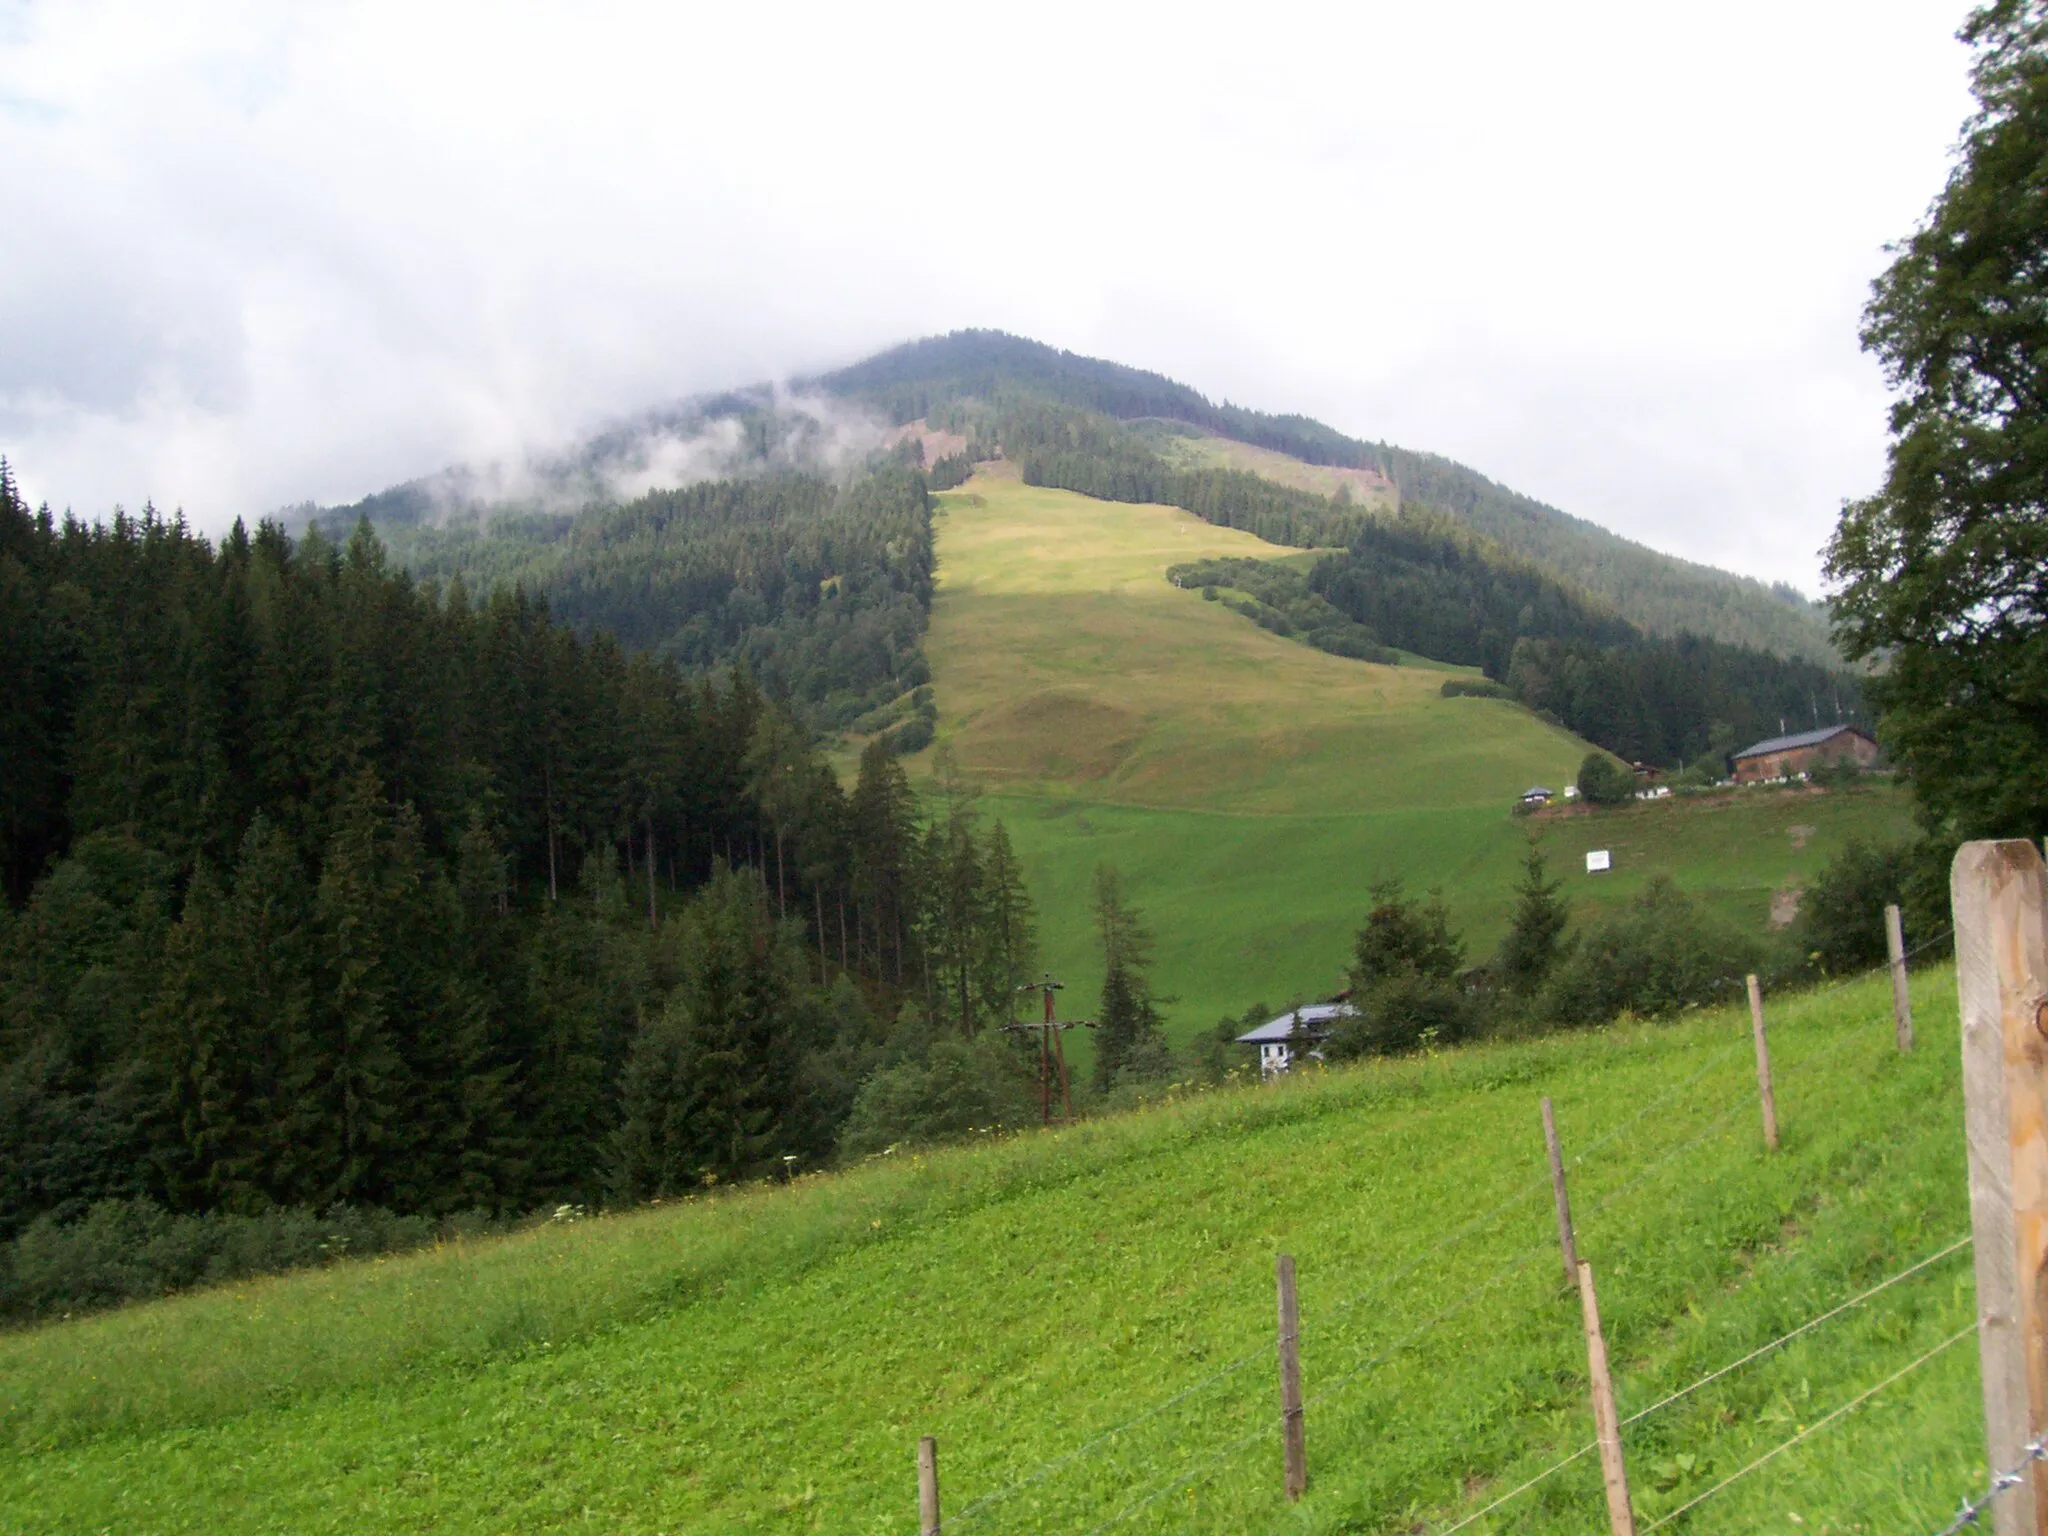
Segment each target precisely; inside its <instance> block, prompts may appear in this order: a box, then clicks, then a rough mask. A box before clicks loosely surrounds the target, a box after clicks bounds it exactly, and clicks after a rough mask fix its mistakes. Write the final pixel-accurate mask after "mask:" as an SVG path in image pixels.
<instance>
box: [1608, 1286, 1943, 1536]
mask: <svg viewBox="0 0 2048 1536" xmlns="http://www.w3.org/2000/svg"><path fill="white" fill-rule="evenodd" d="M1976 1331H1977V1325H1976V1324H1975V1323H1971V1324H1970V1325H1969V1326H1968V1327H1967V1328H1963V1329H1960V1330H1959V1331H1957V1332H1955V1333H1952V1334H1950V1335H1949V1336H1948V1337H1947V1338H1945V1339H1943V1340H1942V1341H1941V1342H1940V1343H1939V1344H1937V1345H1935V1346H1934V1348H1932V1349H1930V1350H1928V1351H1927V1353H1926V1354H1924V1355H1921V1356H1920V1357H1919V1358H1918V1359H1916V1360H1913V1361H1911V1362H1909V1363H1908V1364H1905V1365H1902V1366H1900V1367H1899V1368H1898V1369H1897V1370H1896V1371H1893V1372H1892V1373H1891V1375H1889V1376H1887V1377H1885V1379H1884V1380H1883V1381H1880V1382H1879V1383H1877V1385H1876V1386H1873V1387H1866V1388H1864V1390H1863V1391H1861V1392H1859V1393H1857V1394H1856V1395H1855V1396H1854V1397H1852V1398H1850V1399H1849V1401H1848V1402H1846V1403H1844V1404H1842V1406H1841V1407H1839V1408H1837V1409H1835V1410H1834V1411H1833V1412H1832V1413H1830V1414H1828V1415H1827V1417H1825V1418H1822V1419H1816V1420H1815V1421H1814V1422H1813V1423H1811V1424H1809V1425H1807V1426H1806V1428H1804V1429H1802V1430H1800V1431H1799V1433H1798V1434H1796V1435H1794V1436H1792V1437H1791V1438H1790V1439H1789V1440H1784V1441H1781V1442H1779V1443H1778V1444H1777V1445H1774V1446H1772V1447H1771V1448H1770V1449H1769V1450H1768V1451H1765V1452H1764V1453H1763V1455H1761V1456H1759V1457H1757V1458H1756V1459H1755V1460H1754V1461H1752V1462H1750V1463H1749V1464H1748V1465H1747V1466H1745V1467H1743V1468H1742V1469H1740V1470H1739V1471H1736V1472H1731V1473H1729V1474H1728V1476H1726V1477H1724V1478H1722V1479H1721V1481H1720V1482H1718V1483H1716V1484H1714V1486H1713V1487H1711V1488H1709V1489H1708V1490H1707V1491H1706V1492H1705V1493H1702V1494H1700V1495H1698V1496H1697V1497H1695V1498H1690V1499H1687V1500H1686V1501H1685V1502H1684V1503H1683V1504H1681V1505H1679V1506H1678V1508H1676V1509H1674V1510H1672V1511H1671V1512H1670V1513H1669V1514H1665V1515H1660V1516H1658V1517H1657V1518H1656V1519H1655V1520H1653V1521H1651V1522H1650V1523H1649V1524H1648V1525H1646V1526H1644V1527H1643V1528H1642V1531H1641V1532H1640V1536H1650V1532H1652V1531H1655V1530H1659V1529H1661V1528H1662V1527H1664V1526H1667V1525H1669V1524H1670V1523H1671V1522H1672V1521H1674V1520H1676V1519H1677V1518H1678V1517H1679V1516H1680V1515H1682V1514H1684V1513H1685V1512H1686V1511H1687V1510H1690V1509H1697V1508H1698V1507H1699V1506H1700V1505H1702V1504H1704V1503H1706V1502H1707V1500H1709V1499H1711V1498H1712V1497H1713V1496H1714V1495H1715V1494H1717V1493H1719V1492H1721V1491H1722V1490H1723V1489H1724V1488H1727V1487H1729V1486H1730V1485H1732V1484H1735V1483H1739V1482H1741V1481H1742V1480H1743V1479H1744V1478H1745V1477H1747V1476H1749V1474H1750V1473H1752V1472H1754V1471H1756V1469H1757V1468H1758V1467H1761V1466H1763V1465H1764V1464H1765V1463H1766V1462H1768V1461H1771V1460H1773V1459H1774V1458H1776V1457H1778V1456H1782V1455H1783V1454H1784V1453H1785V1452H1787V1451H1789V1450H1791V1449H1792V1447H1793V1446H1795V1445H1797V1444H1799V1443H1800V1442H1801V1441H1802V1440H1807V1439H1810V1438H1811V1437H1813V1436H1814V1435H1817V1434H1819V1433H1820V1432H1821V1431H1822V1430H1824V1429H1826V1428H1827V1427H1828V1426H1829V1425H1830V1424H1832V1423H1834V1422H1835V1421H1836V1420H1837V1419H1839V1418H1841V1417H1842V1416H1843V1415H1845V1414H1848V1413H1853V1412H1854V1411H1855V1410H1856V1409H1858V1408H1861V1407H1862V1406H1863V1405H1864V1404H1865V1403H1867V1402H1869V1401H1870V1400H1871V1399H1872V1398H1873V1397H1875V1396H1877V1394H1878V1393H1880V1392H1882V1391H1883V1390H1884V1389H1885V1388H1886V1387H1888V1386H1890V1385H1891V1384H1892V1383H1893V1382H1895V1381H1897V1380H1899V1379H1900V1378H1901V1377H1904V1376H1910V1375H1911V1374H1912V1373H1913V1372H1915V1371H1917V1370H1919V1369H1920V1367H1921V1366H1923V1365H1925V1364H1927V1362H1928V1361H1930V1360H1932V1359H1933V1358H1934V1357H1935V1356H1936V1355H1939V1354H1941V1353H1942V1352H1943V1351H1944V1350H1948V1349H1953V1348H1954V1347H1955V1346H1956V1345H1958V1344H1960V1343H1962V1341H1963V1340H1964V1339H1967V1338H1969V1337H1970V1336H1971V1335H1972V1334H1974V1333H1975V1332H1976Z"/></svg>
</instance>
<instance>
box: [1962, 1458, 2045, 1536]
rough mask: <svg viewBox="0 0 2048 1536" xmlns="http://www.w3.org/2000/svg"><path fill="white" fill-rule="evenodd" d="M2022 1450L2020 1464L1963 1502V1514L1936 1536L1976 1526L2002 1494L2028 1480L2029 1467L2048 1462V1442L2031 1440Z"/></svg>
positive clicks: (2002, 1473) (2000, 1474)
mask: <svg viewBox="0 0 2048 1536" xmlns="http://www.w3.org/2000/svg"><path fill="white" fill-rule="evenodd" d="M2020 1449H2021V1450H2022V1451H2024V1452H2025V1453H2026V1454H2025V1455H2023V1456H2022V1457H2021V1458H2020V1464H2019V1465H2018V1466H2016V1467H2013V1468H2011V1469H2010V1470H2008V1471H2004V1472H2001V1473H1999V1474H1998V1476H1996V1477H1994V1478H1992V1479H1991V1486H1990V1487H1989V1488H1986V1489H1985V1490H1984V1491H1983V1492H1982V1493H1980V1494H1978V1495H1977V1497H1976V1498H1974V1499H1965V1500H1963V1507H1962V1510H1961V1512H1960V1513H1959V1514H1957V1516H1956V1517H1955V1519H1953V1520H1951V1521H1950V1522H1949V1523H1948V1524H1947V1525H1944V1526H1943V1527H1942V1528H1941V1529H1940V1530H1938V1531H1936V1532H1935V1533H1934V1536H1956V1533H1957V1532H1959V1531H1961V1530H1962V1529H1963V1527H1964V1526H1967V1525H1975V1524H1976V1523H1977V1517H1978V1516H1979V1515H1981V1514H1983V1513H1984V1511H1985V1510H1987V1509H1989V1508H1990V1507H1991V1506H1992V1505H1993V1504H1995V1503H1997V1502H1998V1496H1999V1495H2000V1494H2002V1493H2005V1492H2007V1491H2009V1490H2011V1489H2014V1488H2017V1487H2019V1485H2020V1484H2021V1483H2022V1482H2023V1481H2024V1480H2025V1479H2026V1475H2027V1468H2028V1467H2030V1466H2032V1465H2033V1464H2034V1463H2035V1462H2037V1461H2041V1460H2048V1440H2029V1441H2028V1442H2027V1443H2026V1444H2025V1445H2023V1446H2022V1447H2020Z"/></svg>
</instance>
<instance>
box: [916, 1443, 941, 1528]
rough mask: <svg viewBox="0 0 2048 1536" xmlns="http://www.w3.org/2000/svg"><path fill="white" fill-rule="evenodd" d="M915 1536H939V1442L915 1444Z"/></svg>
mask: <svg viewBox="0 0 2048 1536" xmlns="http://www.w3.org/2000/svg"><path fill="white" fill-rule="evenodd" d="M917 1536H939V1442H938V1441H936V1440H934V1439H933V1438H932V1437H931V1436H930V1435H926V1436H925V1437H924V1438H923V1439H922V1440H920V1441H918V1442H917Z"/></svg>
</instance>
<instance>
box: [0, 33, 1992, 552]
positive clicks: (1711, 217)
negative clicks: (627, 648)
mask: <svg viewBox="0 0 2048 1536" xmlns="http://www.w3.org/2000/svg"><path fill="white" fill-rule="evenodd" d="M1960 18H1961V11H1960V9H1959V8H1958V7H1955V6H1951V5H1928V4H1912V5H1909V4H1893V5H1885V4H1876V3H1870V0H1863V3H1848V0H1825V3H1823V0H1815V3H1810V4H1807V5H1802V6H1798V7H1785V6H1782V5H1770V6H1766V5H1763V4H1761V3H1734V4H1729V5H1724V6H1720V7H1715V8H1711V9H1710V10H1708V11H1702V10H1701V9H1700V8H1697V7H1694V8H1689V9H1685V10H1681V9H1678V8H1667V7H1644V6H1640V5H1628V6H1624V5H1619V4H1598V5H1579V6H1572V7H1569V8H1563V7H1536V6H1527V5H1519V4H1508V3H1504V0H1497V3H1475V4H1467V5H1461V6H1455V7H1450V6H1434V7H1419V6H1412V5H1403V6H1384V5H1354V6H1347V7H1329V8H1320V7H1312V6H1289V5H1277V6H1269V7H1261V8H1247V7H1243V6H1241V5H1240V6H1231V7H1227V8H1226V7H1215V8H1211V9H1203V8H1199V7H1192V8H1191V7H1187V6H1171V7H1169V6H1156V7H1144V8H1140V7H1115V6H1110V7H1104V6H1101V5H1095V6H1088V7H1082V6H1072V5H1050V6H1041V7H1036V8H1033V9H1031V10H1030V11H1028V12H1020V11H1017V10H1015V9H1014V8H1011V9H1008V10H1004V9H1002V8H996V9H994V10H990V9H988V8H983V9H982V10H980V11H976V10H974V9H973V8H967V9H960V8H955V9H953V10H949V11H932V10H929V9H926V8H911V7H891V8H887V9H884V8H854V7H845V6H835V7H817V8H814V9H808V8H800V7H799V8H792V7H787V6H784V7H773V8H771V7H736V6H730V5H723V6H716V7H712V6H702V7H691V6H683V7H676V6H660V7H656V6H622V5H612V6H587V5H568V4H558V5H523V6H518V7H502V6H481V5H476V6H462V5H436V6H431V7H425V6H418V5H398V4H362V5H333V6H322V7H291V8H284V7H264V6H254V5H245V6H237V5H226V4H222V5H205V4H198V5H187V6H180V7H175V8H167V7H155V6H145V5H140V4H119V3H113V4H94V3H70V4H66V5H63V6H30V7H27V8H26V9H24V10H18V11H16V12H14V13H13V14H12V16H11V17H10V18H9V20H8V22H7V23H6V24H5V25H0V163H5V164H6V165H7V166H8V167H9V175H8V194H7V196H8V223H9V230H10V236H9V239H8V241H7V242H6V243H5V245H4V247H0V336H4V338H5V345H4V346H0V448H4V450H5V451H6V452H7V453H8V454H9V456H10V457H11V458H12V459H13V460H14V461H15V463H16V465H17V467H18V470H19V472H20V474H21V477H22V479H23V482H24V484H25V485H26V487H27V488H28V489H29V490H30V492H31V493H32V494H35V495H44V496H48V497H49V498H50V499H51V500H52V501H54V502H56V503H58V504H60V505H61V504H70V505H73V506H76V507H78V508H79V509H80V510H82V511H96V510H103V509H105V508H106V507H108V506H110V505H111V504H113V503H114V502H116V501H121V502H125V503H127V504H129V505H131V506H132V505H135V504H137V503H139V502H140V501H141V500H143V499H144V498H145V497H154V498H155V499H156V500H157V501H158V502H159V503H160V504H164V505H171V504H182V505H184V506H185V507H186V508H187V509H188V510H189V511H190V512H191V513H192V515H193V516H194V517H195V518H196V519H197V520H198V521H199V522H200V523H201V524H202V525H204V526H219V525H221V524H222V523H224V522H225V521H226V519H227V518H229V517H230V516H233V515H235V514H248V513H252V512H261V511H263V510H266V509H268V508H270V507H274V506H277V505H280V504H282V503H285V502H288V501H296V500H300V499H303V498H305V497H309V496H310V497H316V498H319V499H322V500H335V499H346V498H352V497H354V496H357V495H360V494H362V493H363V492H365V491H368V490H372V489H375V488H377V487H379V486H382V485H385V484H388V483H390V482H392V481H394V480H397V479H400V478H403V477H405V476H409V475H413V474H417V473H421V472H423V471H426V470H430V469H433V468H436V467H438V466H439V465H441V464H443V463H446V462H448V461H450V460H454V459H479V460H484V459H491V458H511V457H516V456H517V455H518V454H519V453H521V452H522V451H523V450H527V449H533V448H539V449H545V448H546V447H547V446H548V445H550V444H554V443H559V442H562V441H564V440H566V439H567V438H569V437H570V436H572V435H573V434H575V433H577V432H580V431H582V430H584V429H586V428H588V427H589V426H591V425H593V424H595V423H598V422H601V421H603V420H605V419H608V418H611V417H614V416H617V415H620V414H624V413H630V412H632V411H635V410H637V409H640V408H642V407H645V406H647V405H650V404H653V403H655V402H657V401H660V400H663V399H667V398H671V397H674V396H676V395H679V394H683V393H686V392H690V391H694V390H699V389H707V388H718V387H723V386H727V385H732V384H738V383H744V382H749V381H752V380H755V379H758V378H764V377H768V376H771V375H781V374H787V373H792V372H800V371H803V370H806V369H809V368H812V367H815V366H818V365H820V364H825V363H830V362H833V361H838V360H845V359H849V358H851V357H854V356H856V355H859V354H860V353H861V352H863V351H866V350H868V349H871V348H873V347H877V346H880V345H885V344H887V343H889V342H891V341H894V340H898V339H902V338H905V337H908V336H911V335H915V334H920V333H924V332H928V331H933V330H944V329H949V328H952V327H955V326H961V325H977V324H992V325H999V326H1003V327H1005V328H1007V329H1012V330H1016V331H1020V332H1022V333H1025V334H1029V335H1036V336H1039V337H1041V338H1042V339H1045V340H1048V341H1052V342H1055V343H1057V344H1060V345H1064V346H1071V347H1075V348H1077V349H1081V350H1087V351H1092V352H1096V353H1099V354H1103V355H1107V356H1112V357H1115V358H1118V359H1119V360H1123V361H1128V362H1132V363H1136V364H1139V365H1141V366H1147V367H1154V368H1159V369H1161V370H1163V371H1165V372H1169V373H1172V374H1174V375H1176V376H1178V377H1182V378H1185V379H1187V380H1188V382H1190V383H1193V384H1195V385H1197V386H1198V387H1200V388H1202V389H1204V390H1205V391H1207V392H1209V393H1211V394H1213V395H1218V396H1226V395H1227V396H1229V397H1231V398H1233V399H1237V400H1240V401H1242V402H1244V403H1248V404H1254V405H1260V406H1264V407H1267V408H1270V409H1293V410H1304V411H1308V412H1311V413H1313V414H1316V415H1320V416H1323V417H1325V418H1326V419H1328V420H1330V421H1332V422H1333V423H1335V424H1336V425H1338V426H1341V427H1343V428H1345V429H1346V430H1349V431H1352V432H1356V433H1359V434H1361V435H1365V436H1368V437H1384V438H1387V439H1390V440H1393V441H1398V442H1402V443H1404V444H1407V445H1409V446H1413V447H1420V448H1430V449H1435V450H1437V451H1440V452H1445V453H1449V454H1452V455H1453V456H1456V457H1459V458H1462V459H1464V460H1466V461H1467V462H1470V463H1472V464H1474V465H1475V466H1476V467H1478V468H1480V469H1482V470H1485V471H1486V472H1488V473H1490V474H1492V475H1494V476H1495V477H1496V478H1498V479H1501V480H1503V481H1505V482H1507V483H1509V484H1511V485H1515V486H1516V487H1518V488H1520V489H1524V490H1527V491H1529V492H1531V493H1532V494H1535V495H1538V496H1541V497H1544V498H1545V499H1547V500H1550V501H1552V502H1554V503H1556V504H1557V505H1559V506H1562V507H1564V508H1565V509H1567V510H1569V511H1573V512H1577V513H1580V514H1581V515H1584V516H1588V517H1592V518H1594V519H1596V520H1598V521H1600V522H1603V523H1606V524H1608V525H1609V526H1612V527H1615V528H1617V529H1619V530H1621V531H1623V532H1627V533H1630V534H1632V535H1634V536H1636V537H1639V538H1642V539H1645V540H1646V541H1648V542H1651V543H1653V544H1656V545H1659V546H1660V547H1664V548H1669V549H1673V550H1676V551H1679V552H1682V553H1686V554H1689V555H1693V556H1695V557H1697V558H1703V559H1709V560H1713V561H1716V562H1718V563H1722V564H1728V565H1732V566H1735V567H1737V568H1739V569H1744V570H1748V571H1752V572H1754V573H1756V574H1759V575H1764V576H1767V577H1788V578H1791V579H1794V580H1797V581H1800V582H1801V583H1802V584H1805V585H1808V586H1811V585H1812V583H1813V580H1814V567H1815V561H1814V555H1813V552H1814V550H1815V548H1816V547H1817V546H1818V545H1819V543H1820V542H1821V541H1822V540H1823V539H1824V538H1825V536H1826V534H1827V531H1828V529H1829V527H1830V526H1831V524H1832V520H1833V515H1834V509H1835V506H1836V504H1837V503H1838V502H1839V500H1840V499H1841V498H1842V497H1844V496H1849V495H1855V494H1859V493H1861V492H1863V491H1866V490H1867V489H1869V488H1870V486H1871V485H1872V484H1873V483H1874V482H1875V480H1876V478H1877V475H1878V474H1879V472H1880V469H1881V464H1882V446H1883V437H1882V433H1883V406H1884V397H1883V391H1882V387H1881V382H1880V380H1879V379H1878V377H1877V374H1876V371H1875V369H1874V368H1872V367H1871V366H1870V365H1869V364H1868V362H1867V361H1866V360H1864V359H1862V358H1861V357H1860V355H1859V354H1858V352H1857V349H1856V342H1855V324H1856V315H1857V311H1858V309H1859V307H1860V304H1861V302H1862V298H1863V293H1864V290H1865V287H1866V285H1867V283H1868V281H1869V279H1870V277H1871V276H1873V275H1874V274H1875V273H1876V272H1877V271H1878V270H1880V268H1881V266H1882V263H1883V256H1882V252H1881V246H1882V244H1883V243H1884V242H1885V241H1886V240H1888V239H1893V238H1897V237H1898V236H1900V235H1902V234H1904V233H1905V232H1906V230H1907V229H1908V228H1909V227H1910V226H1911V224H1912V222H1913V221H1914V220H1915V218H1916V217H1917V216H1918V215H1919V213H1920V211H1921V210H1922V209H1923V208H1924V207H1925V205H1926V203H1927V202H1928V200H1929V199H1930V198H1931V197H1932V195H1933V194H1934V192H1935V191H1936V190H1937V188H1938V185H1939V181H1940V178H1941V176H1942V175H1943V173H1944V169H1945V163H1946V162H1945V158H1944V157H1945V154H1946V151H1947V148H1948V145H1949V144H1950V143H1951V142H1952V140H1953V138H1954V136H1955V132H1956V129H1957V126H1958V124H1959V123H1960V120H1961V118H1962V115H1963V114H1964V112H1965V111H1966V110H1967V106H1968V101H1967V97H1966V95H1965V94H1964V91H1963V83H1962V82H1963V69H1964V63H1965V60H1964V57H1963V53H1962V50H1961V48H1960V47H1959V46H1958V45H1956V44H1955V43H1954V42H1953V41H1952V40H1951V38H1950V33H1951V32H1952V31H1953V29H1954V27H1955V25H1956V24H1957V23H1958V22H1959V20H1960Z"/></svg>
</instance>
